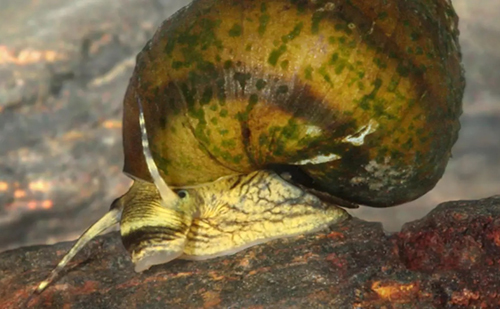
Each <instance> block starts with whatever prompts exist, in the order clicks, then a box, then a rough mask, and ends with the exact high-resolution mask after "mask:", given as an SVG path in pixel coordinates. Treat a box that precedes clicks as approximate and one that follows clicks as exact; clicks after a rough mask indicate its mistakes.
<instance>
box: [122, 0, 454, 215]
mask: <svg viewBox="0 0 500 309" xmlns="http://www.w3.org/2000/svg"><path fill="white" fill-rule="evenodd" d="M460 60H461V59H460V50H459V45H458V30H457V17H456V15H455V13H454V11H453V9H452V8H451V5H450V4H449V1H445V0H439V1H431V0H418V1H399V0H384V1H382V0H378V1H363V0H351V1H320V0H318V1H306V0H304V1H301V0H278V1H261V0H243V1H241V0H240V1H236V0H223V1H221V0H197V1H194V2H193V3H192V4H190V5H189V6H187V7H186V8H184V9H182V10H181V11H180V12H178V13H177V14H175V15H174V16H173V17H172V18H170V19H169V20H167V21H166V22H164V23H163V24H162V25H161V27H160V28H159V30H158V31H157V32H156V34H155V35H154V37H153V38H152V40H151V41H150V42H149V43H148V44H147V45H146V47H145V48H144V49H143V51H142V52H141V53H140V54H139V56H138V57H137V66H136V68H135V72H134V75H133V77H132V79H131V82H130V85H129V88H128V90H127V94H126V97H125V102H124V107H125V108H124V118H123V121H124V127H123V130H124V150H125V169H124V171H125V172H126V173H128V174H129V175H131V176H133V177H136V178H140V179H144V180H150V176H149V173H148V172H147V168H146V165H145V162H144V160H143V159H142V150H141V149H140V145H141V143H140V132H139V127H138V124H137V118H138V109H137V103H136V96H139V97H140V98H141V100H142V104H143V105H144V107H145V117H146V119H148V120H147V130H148V134H149V140H150V145H151V149H152V153H153V157H154V159H155V161H156V162H157V164H158V167H159V169H160V171H161V173H162V176H163V178H164V179H165V180H166V182H167V183H168V184H169V185H172V186H178V187H183V186H192V185H196V184H200V183H207V182H211V181H214V180H216V179H218V178H220V177H223V176H227V175H234V174H240V173H249V172H251V171H254V170H259V169H265V168H272V167H275V166H279V167H283V166H287V165H293V167H294V168H295V167H298V170H300V171H301V172H302V173H303V174H304V175H303V176H304V177H306V178H308V179H309V180H308V185H310V186H312V187H314V188H315V189H318V190H321V191H325V192H328V193H329V194H331V195H334V196H338V197H341V198H343V199H346V200H349V201H352V202H356V203H362V204H365V205H369V206H391V205H396V204H400V203H403V202H406V201H409V200H412V199H415V198H417V197H419V196H421V195H422V194H424V193H426V192H427V191H429V190H430V189H431V188H432V187H434V185H435V184H436V182H437V181H438V180H439V179H440V177H441V176H442V174H443V172H444V168H445V166H446V164H447V162H448V159H449V156H450V150H451V147H452V145H453V144H454V142H455V141H456V139H457V132H458V130H459V121H458V118H459V116H460V114H461V99H462V94H463V89H464V79H463V72H462V68H461V65H460ZM294 170H297V169H294Z"/></svg>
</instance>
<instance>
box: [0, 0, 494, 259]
mask: <svg viewBox="0 0 500 309" xmlns="http://www.w3.org/2000/svg"><path fill="white" fill-rule="evenodd" d="M188 2H189V1H187V0H121V1H111V0H100V1H99V0H74V1H64V0H44V1H39V0H17V1H11V0H0V8H1V9H0V29H1V31H0V251H2V250H6V249H11V248H16V247H19V246H25V245H31V244H50V243H55V242H59V241H63V240H69V239H74V238H76V237H77V236H78V235H79V234H80V233H81V232H82V231H83V230H85V229H86V227H88V226H89V225H90V224H91V223H92V222H94V221H95V220H97V219H98V218H99V217H100V216H102V215H103V214H104V213H105V212H106V211H107V209H108V207H109V204H110V203H111V201H112V200H113V199H114V198H115V197H117V196H119V195H121V194H122V193H124V192H125V190H126V189H127V188H128V186H129V183H130V182H129V180H128V179H127V178H126V177H125V176H123V175H122V173H121V168H122V160H123V155H122V149H121V124H120V119H121V109H122V106H121V103H122V99H123V95H124V92H125V88H126V86H127V82H128V78H129V77H130V75H131V72H132V69H133V66H134V58H135V55H136V54H137V52H138V51H139V50H140V49H141V48H142V47H143V46H144V44H145V43H146V41H147V40H148V38H149V37H151V35H152V34H153V33H154V31H155V29H156V27H157V26H158V25H159V24H160V22H161V21H162V20H164V19H165V18H166V17H168V16H169V15H171V14H172V13H173V12H175V11H176V10H177V9H179V8H180V7H182V6H183V5H185V4H186V3H188ZM452 2H453V4H454V6H455V8H456V10H457V13H458V15H459V16H460V17H461V21H460V31H461V45H462V51H463V63H464V66H465V70H466V77H467V88H466V93H465V97H464V115H463V116H462V118H461V122H462V130H461V134H460V138H459V140H458V142H457V144H456V145H455V147H454V149H453V159H452V160H451V161H450V163H449V166H448V169H447V171H446V174H445V175H444V177H443V179H442V180H441V181H440V182H439V183H438V185H437V186H436V188H435V189H434V190H433V191H431V192H430V193H428V194H427V195H425V196H424V197H422V198H420V199H418V200H416V201H414V202H411V203H408V204H406V205H402V206H399V207H395V208H389V209H372V208H365V207H363V208H362V209H360V210H356V211H353V212H352V213H353V214H354V215H355V216H358V217H361V218H363V219H365V220H369V221H380V222H382V223H383V224H384V228H385V229H386V230H389V231H395V230H399V228H400V227H401V225H402V224H403V223H405V222H409V221H412V220H415V219H417V218H420V217H422V216H424V215H425V214H426V213H428V212H429V211H430V210H431V208H433V207H435V205H437V204H438V203H440V202H442V201H446V200H459V199H475V198H481V197H488V196H491V195H494V194H500V134H499V133H500V52H498V51H499V50H500V23H498V22H497V21H498V19H499V18H500V2H499V1H497V0H481V1H480V5H479V4H478V2H477V1H469V0H454V1H452Z"/></svg>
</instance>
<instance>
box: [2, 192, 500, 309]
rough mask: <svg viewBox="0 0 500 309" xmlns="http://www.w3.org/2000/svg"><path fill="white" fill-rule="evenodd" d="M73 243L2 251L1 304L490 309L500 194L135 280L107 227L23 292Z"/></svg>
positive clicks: (498, 288) (499, 278) (498, 253)
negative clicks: (389, 228)
mask: <svg viewBox="0 0 500 309" xmlns="http://www.w3.org/2000/svg"><path fill="white" fill-rule="evenodd" d="M71 245H72V243H60V244H56V245H53V246H34V247H27V248H20V249H17V250H12V251H7V252H4V253H1V254H0V278H1V279H0V286H1V287H2V288H1V289H0V308H18V307H21V306H22V305H23V304H28V307H33V308H63V307H64V308H307V307H310V308H384V307H385V308H415V307H417V308H471V307H476V308H491V307H498V306H500V267H499V263H500V196H495V197H491V198H487V199H483V200H476V201H456V202H447V203H443V204H441V205H439V206H438V207H437V208H436V209H434V210H433V211H432V212H431V213H429V214H428V215H427V216H426V217H424V218H423V219H421V220H418V221H415V222H411V223H408V224H406V225H405V226H404V227H403V230H402V231H401V232H399V233H395V234H386V233H385V232H384V231H383V229H382V225H381V224H380V223H370V222H365V221H361V220H359V219H355V218H353V219H349V220H347V221H346V222H344V223H341V224H338V225H335V226H332V227H330V228H329V229H328V230H326V231H322V232H319V233H316V234H311V235H306V236H298V237H293V238H288V239H281V240H275V241H271V242H269V243H267V244H263V245H259V246H255V247H252V248H250V249H247V250H244V251H242V252H239V253H237V254H235V255H232V256H227V257H220V258H215V259H212V260H207V261H196V262H195V261H182V260H176V261H174V262H171V263H169V264H165V265H160V266H155V267H153V268H151V269H150V270H148V271H146V272H144V273H140V274H137V273H135V272H134V271H133V267H132V263H131V262H130V260H129V257H128V255H127V253H126V252H125V250H124V249H123V247H122V245H121V242H120V238H119V235H118V234H117V233H116V232H113V233H110V234H107V235H104V236H102V237H99V238H97V239H96V240H94V241H92V242H91V243H90V245H89V246H87V247H86V248H85V249H84V250H83V251H82V252H81V253H80V254H78V255H77V256H76V258H75V259H74V261H73V262H71V263H70V266H69V267H68V269H67V270H66V271H65V272H63V273H62V274H61V276H60V277H59V278H58V279H57V280H56V282H54V283H53V284H52V285H51V286H49V287H48V288H47V290H46V291H45V292H43V293H42V294H41V295H38V296H34V297H33V298H32V299H29V300H28V298H29V297H30V295H31V293H32V292H33V290H34V289H35V287H36V286H37V285H38V283H39V282H40V281H41V280H44V279H45V277H46V276H47V275H48V274H49V272H50V271H51V270H52V268H53V267H54V266H55V265H56V264H57V262H58V261H59V260H60V259H61V257H62V256H63V255H64V254H65V253H66V251H67V250H68V249H69V248H70V246H71Z"/></svg>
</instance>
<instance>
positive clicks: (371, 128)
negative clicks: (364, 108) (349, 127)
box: [342, 119, 378, 146]
mask: <svg viewBox="0 0 500 309" xmlns="http://www.w3.org/2000/svg"><path fill="white" fill-rule="evenodd" d="M377 129H378V122H376V121H375V120H373V119H370V122H368V125H366V126H363V127H361V128H360V129H359V130H358V131H357V132H356V133H354V134H352V135H348V136H346V137H344V139H343V140H342V141H343V142H344V143H351V144H353V145H354V146H361V145H363V144H364V143H365V137H366V136H367V135H368V134H371V133H373V132H375V131H377Z"/></svg>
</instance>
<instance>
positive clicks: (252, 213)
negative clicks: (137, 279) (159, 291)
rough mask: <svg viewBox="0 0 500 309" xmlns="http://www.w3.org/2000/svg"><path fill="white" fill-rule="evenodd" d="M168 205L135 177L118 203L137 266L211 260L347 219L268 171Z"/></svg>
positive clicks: (191, 192) (195, 191) (186, 194)
mask: <svg viewBox="0 0 500 309" xmlns="http://www.w3.org/2000/svg"><path fill="white" fill-rule="evenodd" d="M181 200H182V201H181V202H180V203H176V204H168V205H169V206H171V208H165V207H164V206H163V205H162V204H161V203H160V202H161V197H160V196H159V194H158V191H157V190H156V187H155V186H154V185H153V184H150V183H143V182H141V181H136V182H135V183H134V185H133V187H132V188H131V189H130V191H129V193H127V194H125V195H124V196H123V197H122V198H121V200H120V201H119V203H120V204H122V205H123V207H124V209H123V214H122V220H121V222H120V230H121V235H122V240H123V244H124V245H125V247H126V248H127V250H128V251H129V252H130V254H131V256H132V261H133V262H134V264H135V269H136V271H143V270H145V269H148V268H149V267H150V266H152V265H155V264H163V263H166V262H169V261H170V260H172V259H175V258H177V257H181V258H184V259H197V260H199V259H208V258H213V257H217V256H221V255H227V254H231V253H235V252H238V251H240V250H243V249H245V248H248V247H250V246H253V245H256V244H259V243H263V242H266V241H269V240H271V239H275V238H279V237H288V236H293V235H298V234H303V233H306V232H309V233H310V232H314V231H317V230H320V229H322V228H326V227H327V226H328V225H329V224H333V223H336V222H339V221H343V220H345V219H347V218H348V215H347V213H346V212H345V211H344V210H342V209H341V208H338V207H334V206H333V205H330V204H327V203H324V202H322V201H321V200H320V199H318V198H317V197H315V196H314V195H312V194H308V193H306V192H304V191H303V190H301V189H299V188H297V187H295V186H293V185H291V184H289V183H288V182H286V181H285V180H283V179H282V178H281V177H279V176H278V175H277V174H275V173H273V172H270V171H257V172H253V173H250V174H248V175H238V176H232V177H228V178H224V179H221V180H218V181H215V182H213V183H210V184H209V185H204V186H200V187H194V188H190V189H186V190H182V199H181Z"/></svg>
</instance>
